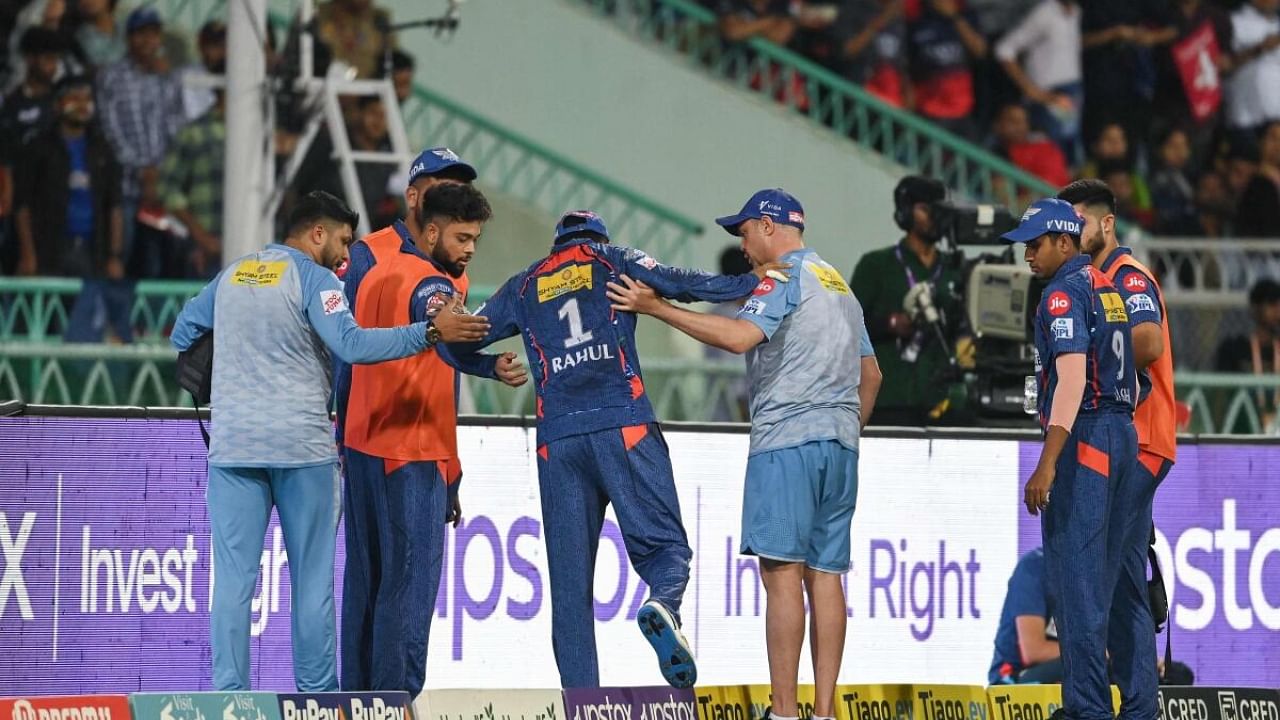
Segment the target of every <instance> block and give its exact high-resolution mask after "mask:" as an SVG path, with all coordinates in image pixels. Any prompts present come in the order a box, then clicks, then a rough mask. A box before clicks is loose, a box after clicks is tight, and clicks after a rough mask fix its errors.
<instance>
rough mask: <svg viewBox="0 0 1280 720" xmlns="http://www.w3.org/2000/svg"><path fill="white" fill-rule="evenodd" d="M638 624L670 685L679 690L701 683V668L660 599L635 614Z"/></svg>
mask: <svg viewBox="0 0 1280 720" xmlns="http://www.w3.org/2000/svg"><path fill="white" fill-rule="evenodd" d="M636 623H637V624H638V625H639V626H640V632H643V633H644V638H645V639H646V640H648V641H649V644H650V645H652V646H653V651H654V652H656V653H657V654H658V668H659V669H660V670H662V677H664V678H666V679H667V683H668V684H670V685H671V686H672V687H678V688H691V687H693V684H694V683H695V682H696V681H697V680H698V666H697V665H696V664H695V663H694V661H693V651H692V650H690V649H689V642H688V641H687V640H685V639H684V633H681V632H680V626H679V625H677V624H676V621H675V618H674V617H672V615H671V611H670V610H668V609H667V608H666V606H665V605H663V604H662V603H660V602H658V601H657V600H649V601H648V602H646V603H645V604H644V605H643V606H641V608H640V612H639V613H637V614H636Z"/></svg>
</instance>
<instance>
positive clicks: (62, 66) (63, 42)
mask: <svg viewBox="0 0 1280 720" xmlns="http://www.w3.org/2000/svg"><path fill="white" fill-rule="evenodd" d="M66 11H67V4H66V0H35V2H33V3H31V4H30V5H27V7H26V8H24V9H23V10H22V11H21V12H19V13H18V17H17V18H16V20H15V22H14V28H13V31H12V33H11V34H10V37H9V66H10V71H11V74H10V84H9V85H7V86H5V92H11V91H12V90H13V89H14V87H15V86H16V85H17V83H18V82H20V81H19V80H18V79H19V78H21V77H23V75H24V74H25V73H26V64H27V57H26V53H24V52H23V51H22V36H23V35H25V34H26V33H27V31H28V30H32V29H35V28H40V29H42V30H46V31H48V32H51V33H53V34H54V35H55V36H56V37H57V38H58V39H57V48H58V67H57V69H56V71H55V72H54V77H53V79H54V80H55V81H56V80H57V79H58V78H60V77H62V76H63V75H68V74H74V73H76V72H78V71H80V69H81V66H80V63H79V61H78V60H76V58H75V57H73V56H72V55H71V53H70V51H71V49H72V45H73V42H72V39H71V37H70V36H69V34H67V33H65V32H63V28H62V19H63V17H64V16H65V15H66Z"/></svg>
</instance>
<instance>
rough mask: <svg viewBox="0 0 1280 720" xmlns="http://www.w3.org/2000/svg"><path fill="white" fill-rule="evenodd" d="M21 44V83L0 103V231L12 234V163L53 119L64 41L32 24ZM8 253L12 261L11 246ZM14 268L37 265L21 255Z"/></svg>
mask: <svg viewBox="0 0 1280 720" xmlns="http://www.w3.org/2000/svg"><path fill="white" fill-rule="evenodd" d="M20 47H21V52H22V55H23V57H24V58H26V62H25V63H24V65H25V73H24V75H23V76H22V82H21V84H20V85H19V86H18V87H17V88H15V89H14V91H13V92H12V93H10V94H9V96H8V97H6V98H5V99H4V103H3V107H0V233H2V234H3V236H8V235H9V229H8V228H7V227H6V226H7V225H8V223H9V221H10V219H11V217H12V212H13V201H14V184H15V183H14V177H15V176H14V173H13V164H14V162H15V160H16V158H17V156H18V154H19V153H21V152H22V149H23V148H24V147H25V146H26V144H27V143H28V142H29V141H30V140H31V138H33V137H35V136H36V135H37V134H39V133H40V131H41V130H43V129H44V128H45V127H47V126H48V125H49V124H50V123H51V122H52V118H53V80H54V77H55V76H56V75H57V72H58V57H59V55H60V53H61V48H62V43H61V40H60V38H59V37H58V35H57V33H55V32H53V31H52V30H47V29H45V28H42V27H33V28H30V29H28V30H27V31H26V32H25V33H23V34H22V40H21V45H20ZM6 244H8V245H10V247H12V246H13V245H12V244H11V243H6ZM7 254H8V256H9V258H10V262H12V258H13V254H12V252H11V250H10V251H9V252H7ZM23 258H26V260H25V261H24V259H23ZM14 271H15V272H16V273H17V274H19V275H33V274H35V272H36V267H35V265H33V264H32V263H31V261H30V257H29V256H26V255H20V256H19V258H18V262H17V264H16V266H15V267H14Z"/></svg>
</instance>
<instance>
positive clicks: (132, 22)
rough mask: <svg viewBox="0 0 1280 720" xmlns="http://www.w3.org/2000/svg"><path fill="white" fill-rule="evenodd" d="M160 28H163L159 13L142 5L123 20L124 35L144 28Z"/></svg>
mask: <svg viewBox="0 0 1280 720" xmlns="http://www.w3.org/2000/svg"><path fill="white" fill-rule="evenodd" d="M162 26H164V19H163V18H161V17H160V11H159V10H156V9H155V8H154V7H151V6H150V5H143V6H142V7H140V8H138V9H137V10H134V11H133V12H131V13H129V19H128V20H125V23H124V29H125V32H126V33H132V32H133V31H135V30H141V29H142V28H145V27H162Z"/></svg>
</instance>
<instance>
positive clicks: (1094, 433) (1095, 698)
mask: <svg viewBox="0 0 1280 720" xmlns="http://www.w3.org/2000/svg"><path fill="white" fill-rule="evenodd" d="M1084 223H1085V221H1084V218H1083V217H1081V216H1080V215H1079V214H1078V213H1077V212H1076V210H1075V208H1073V207H1072V206H1071V204H1070V203H1068V202H1066V201H1064V200H1058V199H1045V200H1038V201H1036V202H1035V203H1032V205H1031V207H1029V208H1028V209H1027V211H1026V213H1025V214H1024V215H1023V216H1022V222H1021V223H1020V224H1019V225H1018V227H1017V228H1015V229H1014V230H1012V231H1010V232H1008V233H1006V234H1005V235H1004V239H1005V240H1006V241H1008V242H1017V243H1025V244H1026V251H1025V258H1026V261H1027V264H1028V265H1030V266H1031V271H1032V272H1033V273H1035V274H1036V276H1037V277H1039V278H1041V279H1042V280H1045V281H1047V285H1046V286H1045V288H1044V294H1043V296H1042V298H1041V300H1040V303H1039V305H1038V307H1037V308H1036V316H1035V321H1034V329H1035V357H1036V376H1037V385H1038V398H1037V403H1038V407H1039V416H1040V425H1041V427H1042V428H1043V430H1044V447H1043V448H1042V449H1041V451H1040V461H1039V463H1038V464H1037V466H1036V469H1035V471H1034V472H1033V473H1032V474H1031V477H1030V479H1028V480H1027V484H1026V488H1025V491H1024V502H1025V503H1026V506H1027V510H1028V511H1029V512H1030V513H1031V514H1033V515H1036V514H1043V519H1042V525H1041V528H1042V535H1043V539H1044V560H1045V569H1046V576H1047V578H1048V584H1049V594H1050V596H1051V598H1052V599H1053V604H1054V605H1055V607H1057V609H1058V610H1057V618H1056V619H1057V625H1058V641H1059V643H1060V646H1061V651H1062V666H1063V681H1062V709H1063V711H1064V713H1065V715H1066V717H1067V718H1069V720H1111V718H1113V717H1114V714H1113V713H1112V709H1111V690H1110V684H1109V680H1108V674H1107V654H1106V652H1107V631H1108V623H1109V616H1110V612H1111V607H1112V596H1113V594H1114V591H1115V587H1116V583H1117V582H1118V581H1119V577H1120V572H1121V568H1122V563H1123V560H1124V554H1125V553H1124V550H1125V545H1126V542H1125V538H1126V533H1125V528H1126V527H1127V526H1128V524H1129V523H1130V518H1131V517H1132V516H1134V515H1135V514H1136V513H1138V512H1139V511H1140V508H1139V507H1126V505H1128V503H1126V502H1125V500H1124V498H1125V497H1127V496H1129V495H1131V494H1132V493H1129V492H1128V488H1129V487H1130V486H1131V485H1132V484H1134V483H1136V482H1137V481H1138V480H1137V475H1136V473H1137V471H1138V465H1137V457H1138V439H1137V432H1136V430H1135V429H1134V426H1133V411H1134V407H1135V404H1136V401H1137V395H1138V377H1137V369H1136V368H1135V367H1134V361H1133V343H1132V336H1131V331H1130V326H1129V315H1128V312H1127V310H1126V308H1125V301H1124V299H1123V298H1121V296H1120V294H1119V293H1118V292H1117V291H1116V288H1115V286H1114V285H1112V283H1111V281H1110V280H1109V279H1107V276H1106V275H1103V274H1102V272H1101V271H1099V270H1098V269H1097V268H1095V267H1093V265H1091V264H1090V258H1089V256H1088V255H1087V254H1084V253H1082V252H1081V248H1080V236H1081V234H1082V233H1083V231H1084ZM1051 495H1052V500H1051V499H1050V496H1051Z"/></svg>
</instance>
